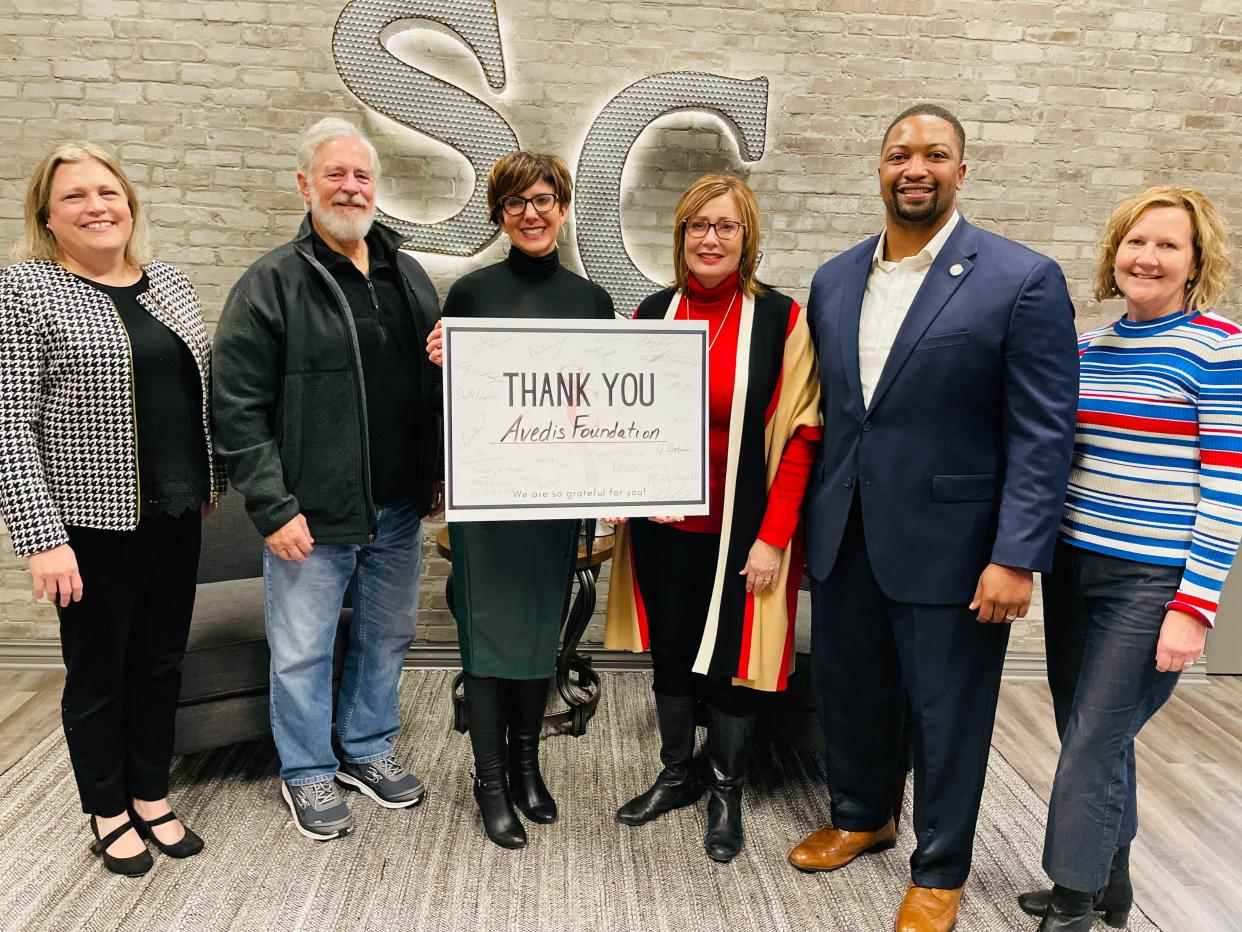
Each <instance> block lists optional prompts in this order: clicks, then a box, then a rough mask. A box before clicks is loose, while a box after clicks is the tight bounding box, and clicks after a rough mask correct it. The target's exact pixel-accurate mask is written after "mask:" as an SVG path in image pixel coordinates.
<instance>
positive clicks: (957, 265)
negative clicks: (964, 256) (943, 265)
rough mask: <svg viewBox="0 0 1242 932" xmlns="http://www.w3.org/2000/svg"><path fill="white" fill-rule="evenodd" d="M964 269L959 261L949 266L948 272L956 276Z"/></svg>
mask: <svg viewBox="0 0 1242 932" xmlns="http://www.w3.org/2000/svg"><path fill="white" fill-rule="evenodd" d="M965 271H966V270H965V269H964V268H962V264H961V263H960V262H955V263H954V264H953V265H951V266H949V274H950V275H952V276H953V277H954V278H957V277H958V276H959V275H961V274H962V273H963V272H965Z"/></svg>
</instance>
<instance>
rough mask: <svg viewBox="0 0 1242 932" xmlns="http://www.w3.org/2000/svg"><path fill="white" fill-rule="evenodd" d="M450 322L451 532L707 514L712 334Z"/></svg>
mask: <svg viewBox="0 0 1242 932" xmlns="http://www.w3.org/2000/svg"><path fill="white" fill-rule="evenodd" d="M443 323H444V447H445V449H444V478H445V519H446V520H448V521H502V520H523V519H527V520H533V519H539V518H601V517H613V516H616V517H632V516H636V515H652V514H670V515H671V514H676V515H702V514H706V513H707V510H708V501H707V494H708V491H707V325H706V323H704V322H703V321H681V320H679V321H665V320H653V321H641V322H640V321H628V320H623V319H618V320H615V321H599V320H580V321H579V320H544V319H539V320H530V319H507V318H462V317H446V318H444V321H443Z"/></svg>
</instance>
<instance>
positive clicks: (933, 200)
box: [890, 185, 945, 223]
mask: <svg viewBox="0 0 1242 932" xmlns="http://www.w3.org/2000/svg"><path fill="white" fill-rule="evenodd" d="M890 194H891V196H892V200H891V203H892V205H893V214H894V215H895V216H896V217H897V219H898V220H901V221H903V222H905V223H928V222H930V221H934V220H937V219H939V218H940V215H941V214H943V213H944V212H945V211H944V208H942V207H941V206H940V188H939V186H937V187H934V188H932V192H931V197H930V198H928V199H927V203H925V204H922V205H919V206H917V207H916V206H912V205H909V204H903V203H902V201H901V197H900V195H898V193H897V185H893V187H892V189H891V191H890Z"/></svg>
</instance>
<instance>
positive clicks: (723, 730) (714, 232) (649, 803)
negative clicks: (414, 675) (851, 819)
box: [606, 175, 822, 861]
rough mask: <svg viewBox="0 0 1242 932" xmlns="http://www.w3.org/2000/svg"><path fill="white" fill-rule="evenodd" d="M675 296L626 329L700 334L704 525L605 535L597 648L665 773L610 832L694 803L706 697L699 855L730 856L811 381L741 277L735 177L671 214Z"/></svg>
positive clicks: (802, 472) (784, 325)
mask: <svg viewBox="0 0 1242 932" xmlns="http://www.w3.org/2000/svg"><path fill="white" fill-rule="evenodd" d="M673 239H674V254H673V258H674V267H675V270H676V279H677V282H676V285H675V286H674V287H672V288H667V289H665V290H663V291H660V292H657V293H656V294H654V295H652V296H651V297H649V298H647V299H646V300H644V301H643V302H642V303H641V304H640V305H639V307H638V310H637V311H636V312H635V315H634V316H635V318H636V319H652V318H655V319H674V318H675V319H689V320H706V321H707V337H708V386H709V389H708V390H709V398H708V422H709V423H708V450H709V452H708V470H709V504H710V508H709V511H708V513H707V514H706V515H698V516H693V517H680V516H673V515H669V516H661V517H650V518H640V519H635V520H634V521H632V522H629V523H628V524H623V523H622V522H621V521H620V520H618V522H617V523H618V525H619V526H618V529H617V542H616V547H615V550H614V553H615V555H616V556H615V558H614V564H613V570H612V582H611V585H610V589H609V598H608V619H607V632H606V643H607V645H608V646H609V647H620V648H628V649H630V650H636V651H643V650H650V651H651V658H652V664H653V667H654V677H653V683H652V688H653V690H654V692H655V699H656V717H657V721H658V723H659V728H660V741H661V750H660V759H661V761H662V762H663V764H664V769H663V770H662V771H661V772H660V774H659V776H658V777H657V778H656V781H655V783H654V784H653V785H652V786H651V788H650V789H648V790H647V791H646V792H644V793H642V794H640V795H639V796H637V797H635V798H634V799H632V800H630V801H629V802H628V803H626V804H625V805H624V806H622V807H621V808H620V809H619V810H617V819H618V820H619V821H621V822H623V823H625V824H627V825H641V824H642V823H644V822H649V821H651V820H652V819H654V818H656V817H657V816H659V815H661V814H663V813H665V812H668V811H670V810H672V809H676V808H679V807H682V806H689V805H692V804H693V803H695V802H697V801H698V799H699V798H700V797H701V796H702V794H703V790H704V786H703V784H702V782H701V781H700V778H699V775H698V773H697V772H696V770H695V768H694V766H693V764H692V757H693V752H694V727H695V705H696V700H697V698H698V696H700V695H702V694H703V693H704V692H705V693H706V695H707V700H708V706H709V710H710V717H709V724H708V754H709V757H710V760H711V769H712V777H711V779H710V781H709V785H708V786H707V787H706V789H707V790H708V792H709V794H710V798H709V802H708V825H707V834H706V836H705V838H704V847H705V849H706V851H707V855H708V856H709V857H710V858H712V859H713V860H716V861H729V860H731V859H732V858H733V857H734V856H735V855H736V854H737V853H738V851H740V850H741V847H742V814H741V794H742V784H743V782H744V779H745V769H744V761H745V750H746V742H747V739H748V738H749V735H750V733H751V731H752V730H753V726H754V719H755V715H754V692H753V690H755V689H760V690H767V691H775V690H781V689H784V688H785V681H786V676H787V674H788V672H789V663H790V660H791V659H792V654H793V620H794V612H795V609H796V606H797V593H798V585H799V583H800V581H801V579H802V563H803V559H802V547H801V541H800V540H799V536H798V534H797V533H796V531H797V526H798V512H799V508H800V506H801V503H802V495H803V492H804V491H805V489H806V484H807V480H808V478H809V476H810V471H811V464H812V462H813V460H814V457H815V448H816V445H817V444H818V442H819V440H820V437H821V433H822V432H821V428H820V426H819V424H820V421H819V417H820V415H819V382H818V380H817V378H816V377H815V357H814V352H813V350H812V347H811V342H810V335H809V332H808V330H807V324H806V316H805V314H804V313H803V311H802V309H801V308H800V307H798V305H797V303H796V302H795V301H793V300H792V299H791V298H789V297H787V296H785V295H782V294H780V293H778V292H776V291H773V290H772V289H770V288H765V287H764V286H763V285H762V284H760V283H759V281H758V279H757V278H756V277H755V270H756V267H757V265H758V259H759V207H758V204H757V202H756V200H755V195H754V192H753V191H751V189H750V188H749V186H747V184H746V183H745V182H744V181H742V180H741V179H739V178H736V177H732V176H728V175H707V176H704V177H703V178H700V179H699V180H698V181H696V182H694V183H693V184H692V185H690V187H689V188H687V189H686V191H685V193H683V194H682V196H681V200H680V201H679V202H678V204H677V211H676V217H675V225H674V232H673Z"/></svg>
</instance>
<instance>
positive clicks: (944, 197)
mask: <svg viewBox="0 0 1242 932" xmlns="http://www.w3.org/2000/svg"><path fill="white" fill-rule="evenodd" d="M965 149H966V133H965V131H964V130H963V129H962V125H961V123H959V122H958V120H957V118H956V117H955V116H953V114H952V113H950V112H949V111H947V110H945V109H944V108H942V107H938V106H936V105H934V104H919V105H917V106H915V107H911V108H910V109H909V110H906V111H905V112H904V113H902V114H900V115H899V116H898V117H897V118H896V119H895V120H893V122H892V123H891V124H890V125H889V127H888V130H887V132H886V133H885V134H884V137H883V139H882V141H881V145H880V158H879V166H878V168H879V182H880V196H881V198H882V199H883V201H884V208H885V216H884V229H883V231H882V232H881V233H880V234H879V235H878V236H873V237H871V238H870V239H868V240H866V241H865V242H863V243H860V244H859V245H857V246H855V247H854V248H853V249H850V250H849V251H847V252H845V253H843V254H841V255H840V256H837V257H836V258H834V259H832V260H831V261H829V262H827V263H826V264H824V266H823V267H821V268H820V270H819V271H818V272H817V273H816V275H815V279H814V281H813V282H812V284H811V296H810V301H809V302H808V304H807V320H808V323H809V324H810V328H811V339H812V340H813V341H814V343H815V346H816V349H817V350H818V353H819V374H820V395H821V398H822V399H823V405H824V412H823V414H824V439H823V446H822V447H821V450H820V455H819V463H818V467H817V470H816V472H815V473H814V474H813V478H812V480H811V483H810V485H809V486H808V487H807V492H806V520H807V567H808V569H809V570H810V573H811V576H812V577H813V578H814V579H815V585H814V587H813V588H812V593H811V603H812V637H811V667H812V669H811V673H812V679H813V681H814V683H815V685H816V700H817V704H818V708H819V715H820V723H821V725H822V726H823V729H824V736H825V740H826V742H827V747H828V757H827V770H828V784H829V789H830V791H831V794H832V826H831V827H827V828H822V829H819V830H818V831H816V832H814V833H812V834H811V835H810V836H809V837H808V838H807V839H806V840H804V841H803V842H802V844H800V845H798V847H797V848H795V849H794V850H793V852H792V853H791V854H790V860H791V861H792V862H793V863H794V865H795V866H797V867H799V868H801V869H803V870H808V871H830V870H838V869H840V868H843V867H845V866H846V865H847V864H849V863H850V862H851V861H852V860H854V859H855V858H856V857H859V856H861V855H865V854H867V853H869V852H873V851H881V850H884V849H886V848H891V847H892V846H893V844H894V822H893V811H892V794H891V787H892V786H893V784H894V781H895V778H896V775H897V773H898V772H899V770H898V768H899V767H900V764H901V737H900V736H901V733H902V724H903V720H904V718H905V709H906V703H907V701H908V702H909V704H910V706H911V707H912V710H913V732H914V741H913V749H914V834H915V838H916V847H915V850H914V855H913V856H912V857H911V859H910V871H911V874H910V884H909V887H908V888H907V889H906V891H905V896H904V899H903V901H902V904H901V906H900V908H899V909H898V911H897V918H896V921H895V923H894V929H895V932H948V930H950V929H952V928H953V926H954V924H955V923H956V922H957V912H958V905H959V903H960V901H961V897H962V890H963V888H964V886H965V883H966V877H967V874H968V873H969V872H970V862H971V854H972V848H973V843H974V835H975V822H976V820H977V818H978V815H979V802H980V798H981V794H982V792H983V783H984V776H985V774H986V771H987V762H988V745H989V742H990V739H991V736H992V721H993V718H994V716H995V714H996V700H997V692H998V690H999V688H1000V677H1001V667H1002V666H1003V664H1004V659H1005V645H1006V643H1007V641H1008V639H1009V625H1010V624H1011V623H1012V622H1013V621H1014V620H1016V619H1018V618H1021V617H1023V616H1024V615H1025V614H1026V611H1027V607H1028V606H1029V605H1030V601H1031V583H1032V575H1033V574H1034V573H1035V572H1047V571H1048V570H1049V569H1050V568H1051V565H1052V550H1053V546H1054V545H1055V543H1056V539H1057V531H1058V528H1059V526H1060V521H1061V506H1062V504H1063V502H1064V500H1065V486H1066V480H1067V478H1068V476H1069V465H1070V454H1071V452H1072V450H1073V443H1074V419H1075V409H1076V408H1077V402H1078V352H1077V346H1076V340H1075V335H1074V308H1073V305H1072V304H1071V303H1070V297H1069V293H1068V291H1067V290H1066V287H1065V277H1064V276H1063V275H1062V274H1061V270H1060V268H1058V267H1057V264H1056V263H1055V262H1053V261H1052V260H1051V259H1049V258H1047V257H1046V256H1041V255H1039V254H1038V253H1035V252H1032V251H1031V250H1029V249H1027V248H1025V247H1024V246H1020V245H1019V244H1017V243H1015V242H1013V241H1012V240H1007V239H1004V238H1003V237H1000V236H997V235H996V234H995V233H989V232H986V231H984V230H982V229H980V228H978V227H976V226H974V225H972V224H970V223H968V222H967V221H966V220H965V219H964V218H963V217H962V216H961V215H960V214H959V213H958V211H957V194H958V191H959V189H960V188H961V187H962V184H963V182H964V180H965V178H966V161H965ZM898 892H899V891H894V894H896V893H898Z"/></svg>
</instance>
